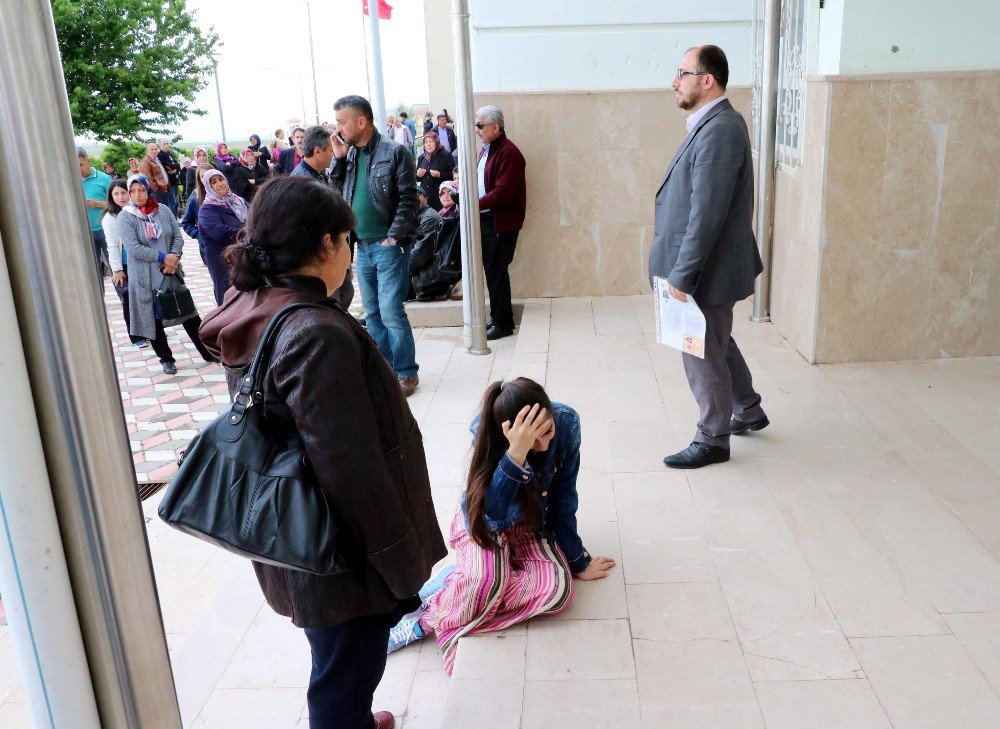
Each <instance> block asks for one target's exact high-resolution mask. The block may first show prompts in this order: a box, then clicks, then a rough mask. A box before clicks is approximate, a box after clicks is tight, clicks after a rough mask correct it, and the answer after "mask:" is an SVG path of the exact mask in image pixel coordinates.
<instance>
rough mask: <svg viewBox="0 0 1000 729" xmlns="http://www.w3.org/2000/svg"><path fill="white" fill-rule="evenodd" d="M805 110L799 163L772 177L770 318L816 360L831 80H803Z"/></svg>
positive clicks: (797, 346)
mask: <svg viewBox="0 0 1000 729" xmlns="http://www.w3.org/2000/svg"><path fill="white" fill-rule="evenodd" d="M805 110H806V114H805V120H804V123H803V124H804V127H803V128H804V140H803V150H802V160H801V164H800V165H799V167H797V168H795V169H785V168H780V169H779V170H778V171H777V173H776V176H775V197H774V235H773V241H772V244H771V260H772V263H771V271H772V281H771V320H772V321H773V322H774V323H775V325H776V326H777V327H778V329H779V330H780V331H781V333H782V334H783V335H784V336H785V338H786V339H787V340H788V341H789V342H790V343H791V344H792V346H793V347H795V349H796V350H798V352H799V354H801V355H802V356H803V357H805V358H806V360H807V361H809V362H815V360H816V324H817V314H818V303H819V270H820V243H821V240H822V228H823V204H822V203H823V194H824V183H825V179H826V160H827V149H826V142H827V120H828V112H829V84H827V83H824V82H814V83H809V84H808V85H807V88H806V104H805Z"/></svg>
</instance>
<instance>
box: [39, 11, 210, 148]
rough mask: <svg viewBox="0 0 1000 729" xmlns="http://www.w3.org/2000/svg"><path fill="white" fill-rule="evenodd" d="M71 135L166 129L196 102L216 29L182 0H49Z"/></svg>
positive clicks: (107, 136)
mask: <svg viewBox="0 0 1000 729" xmlns="http://www.w3.org/2000/svg"><path fill="white" fill-rule="evenodd" d="M52 14H53V16H54V17H55V23H56V34H57V36H58V38H59V52H60V54H61V55H62V65H63V74H64V76H65V78H66V91H67V93H68V94H69V105H70V112H71V114H72V116H73V125H74V127H75V130H76V133H77V134H82V133H85V132H87V133H90V134H93V135H94V136H96V137H98V138H99V139H121V138H125V137H132V138H135V137H137V136H143V135H144V136H151V135H154V134H167V133H168V132H169V130H170V128H171V127H172V126H174V125H175V124H177V123H178V122H180V121H183V120H184V119H186V118H187V117H188V116H189V115H191V114H196V115H201V114H204V113H205V112H204V111H203V110H201V109H193V108H191V107H190V104H191V102H193V101H194V98H195V95H196V94H197V93H198V92H199V91H201V90H202V89H203V88H205V86H206V85H207V83H208V78H207V76H208V74H209V73H210V72H211V70H212V63H213V60H212V55H211V51H212V48H213V47H214V46H215V44H217V43H218V36H217V35H216V34H215V33H214V32H213V30H212V29H211V28H209V30H208V31H203V30H201V29H200V28H199V27H198V25H197V23H196V22H195V17H194V14H193V13H191V12H189V11H188V10H186V9H185V7H184V0H52Z"/></svg>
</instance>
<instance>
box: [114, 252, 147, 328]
mask: <svg viewBox="0 0 1000 729" xmlns="http://www.w3.org/2000/svg"><path fill="white" fill-rule="evenodd" d="M124 271H125V275H126V276H128V268H125V269H124ZM112 285H114V284H112ZM115 293H116V294H118V300H119V301H121V302H122V316H123V317H124V318H125V331H127V332H129V335H128V338H129V339H131V340H132V344H135V343H136V342H141V341H142V340H143V337H136V336H133V335H132V316H131V314H130V312H129V308H128V280H127V279H126V280H125V281H123V282H122V285H121V286H115Z"/></svg>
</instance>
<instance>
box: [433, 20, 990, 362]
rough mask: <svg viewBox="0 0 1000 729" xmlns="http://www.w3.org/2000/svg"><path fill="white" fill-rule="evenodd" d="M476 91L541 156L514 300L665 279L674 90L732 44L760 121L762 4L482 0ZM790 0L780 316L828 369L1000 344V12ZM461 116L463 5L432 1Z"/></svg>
mask: <svg viewBox="0 0 1000 729" xmlns="http://www.w3.org/2000/svg"><path fill="white" fill-rule="evenodd" d="M470 4H471V11H472V50H473V57H472V62H473V85H474V88H475V91H476V103H477V105H478V104H483V103H493V104H496V105H497V106H500V107H501V108H503V109H504V112H505V115H506V118H507V128H508V133H509V135H510V137H511V138H512V139H513V140H514V141H515V142H516V143H517V144H518V146H519V147H520V148H521V149H522V151H523V152H524V154H525V157H526V159H527V162H528V172H527V174H528V219H527V222H526V224H525V229H524V231H523V232H522V236H521V238H520V240H519V245H518V252H517V257H516V258H515V261H514V264H513V266H512V268H511V277H512V282H513V284H514V290H515V295H516V296H522V297H532V296H582V295H628V294H637V293H645V292H647V291H648V290H649V286H648V282H647V279H646V258H647V255H648V250H649V245H650V242H651V240H652V222H653V198H654V195H655V192H656V189H657V187H658V186H659V183H660V181H661V180H662V176H663V173H664V171H665V168H666V165H667V163H668V162H669V160H670V158H671V157H672V155H673V153H674V151H675V150H676V149H677V147H678V146H679V144H680V143H681V141H682V140H683V137H684V135H685V133H686V130H685V128H684V119H685V116H686V113H685V112H683V111H680V110H678V109H677V108H676V107H675V105H674V99H673V94H672V92H671V90H670V88H669V86H670V82H671V80H672V78H673V75H674V69H675V67H676V65H677V63H678V62H679V61H680V59H681V57H682V56H683V54H684V52H685V50H686V49H687V48H689V47H691V46H694V45H699V44H703V43H714V44H716V45H719V46H721V47H722V48H723V49H725V50H726V52H727V55H728V57H729V61H730V83H729V91H728V95H729V97H730V99H731V100H732V102H733V104H734V105H735V106H736V108H737V109H739V110H740V111H741V112H742V113H743V114H744V116H746V118H747V120H748V122H754V126H756V124H755V122H756V118H757V115H756V114H755V113H754V103H756V97H757V95H756V94H755V93H754V92H753V89H754V87H755V85H756V84H759V78H758V77H759V73H758V70H759V68H760V57H761V56H760V49H761V44H762V40H761V38H762V33H761V25H760V23H759V22H755V21H756V20H759V18H760V16H761V14H762V9H763V2H762V0H756V1H755V0H725V1H723V2H716V3H712V4H711V5H710V6H707V7H706V6H705V4H702V5H698V4H691V3H681V2H678V1H676V0H660V1H655V0H636V1H633V2H596V0H577V1H576V2H573V1H571V0H558V1H556V2H549V3H532V2H528V1H527V0H511V1H510V2H507V3H502V4H499V3H492V2H486V1H484V0H472V2H471V3H470ZM820 5H821V3H819V2H814V1H812V0H808V1H807V0H785V1H784V2H783V3H782V45H781V63H780V67H781V72H780V74H779V76H780V83H779V112H778V124H777V131H776V134H777V137H778V154H777V157H778V168H777V172H776V181H775V216H774V235H773V244H772V251H773V253H772V266H771V272H772V286H771V302H770V304H771V306H770V309H771V314H772V319H773V321H774V322H775V324H776V326H777V327H778V328H779V330H780V331H781V332H782V334H784V336H785V337H786V338H787V339H788V340H789V341H790V342H791V343H792V345H793V346H794V347H795V348H796V349H797V350H798V352H799V353H801V355H802V356H803V357H805V358H806V359H807V360H808V361H810V362H817V363H818V362H849V361H870V360H889V359H916V358H926V357H949V356H970V355H981V354H1000V323H998V322H1000V253H998V252H997V251H998V249H1000V237H998V225H997V214H998V204H1000V175H998V174H997V170H998V169H1000V134H998V129H997V124H998V122H997V120H998V119H1000V114H998V112H1000V108H998V105H1000V93H998V92H1000V70H998V69H1000V47H998V45H997V44H996V43H995V41H993V40H991V39H993V38H995V37H997V34H998V32H1000V13H997V12H996V9H995V3H993V2H992V1H991V0H965V2H963V3H960V4H959V5H961V6H963V8H962V9H961V10H960V9H959V8H958V7H955V6H953V5H947V4H940V3H936V2H934V1H933V0H914V1H909V0H908V1H905V2H904V0H886V1H885V2H880V3H847V2H844V1H843V0H825V2H823V3H822V8H821V7H820ZM425 12H426V15H427V31H428V36H427V37H428V40H427V43H428V64H429V72H430V92H431V105H432V108H440V107H441V106H447V107H448V108H449V109H454V108H455V105H454V70H453V65H452V60H451V59H452V57H451V52H452V51H451V38H450V32H451V22H450V21H451V18H450V2H449V0H426V2H425Z"/></svg>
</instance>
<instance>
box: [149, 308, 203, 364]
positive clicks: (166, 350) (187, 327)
mask: <svg viewBox="0 0 1000 729" xmlns="http://www.w3.org/2000/svg"><path fill="white" fill-rule="evenodd" d="M181 326H183V327H184V331H186V332H187V335H188V336H189V337H190V338H191V341H192V342H194V346H195V348H196V349H197V350H198V354H200V355H201V358H202V359H203V360H205V361H206V362H217V361H218V360H216V359H215V357H213V356H212V353H211V352H209V351H208V350H207V349H206V348H205V345H204V344H202V343H201V337H200V336H199V335H198V327H200V326H201V317H200V316H195V317H192V318H190V319H188V320H187V321H185V322H184V323H183V324H182V325H181ZM153 351H154V352H156V356H157V357H159V358H160V362H161V363H162V362H173V361H174V353H173V352H172V351H171V350H170V345H169V344H167V332H166V330H164V328H163V322H162V321H160V320H159V319H157V320H156V338H155V339H154V340H153Z"/></svg>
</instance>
